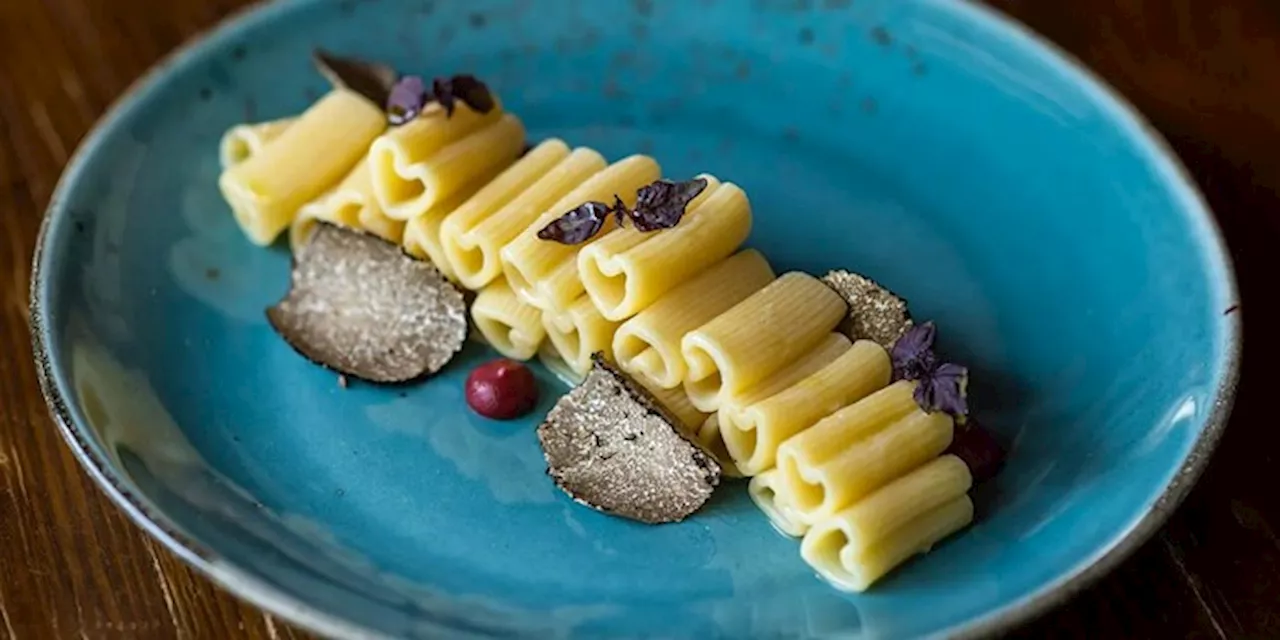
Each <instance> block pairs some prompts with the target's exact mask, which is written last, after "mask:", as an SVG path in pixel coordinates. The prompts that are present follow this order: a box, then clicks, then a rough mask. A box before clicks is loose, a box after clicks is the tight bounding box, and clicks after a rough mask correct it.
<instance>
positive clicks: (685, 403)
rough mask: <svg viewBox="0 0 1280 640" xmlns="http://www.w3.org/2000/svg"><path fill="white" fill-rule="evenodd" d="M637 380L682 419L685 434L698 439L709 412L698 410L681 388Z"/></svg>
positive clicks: (677, 417) (672, 413)
mask: <svg viewBox="0 0 1280 640" xmlns="http://www.w3.org/2000/svg"><path fill="white" fill-rule="evenodd" d="M636 382H638V383H640V384H641V385H642V386H644V388H645V389H647V390H648V391H649V393H652V394H653V397H654V398H657V399H658V402H660V403H662V406H664V407H666V408H667V410H668V411H670V412H671V415H673V416H675V417H676V419H678V420H679V421H680V425H681V426H683V427H684V431H685V434H686V435H688V436H689V438H690V439H693V440H697V436H698V429H700V428H701V427H702V423H703V422H705V421H706V419H707V414H705V413H703V412H701V411H698V408H697V407H695V406H693V403H692V402H689V396H687V395H685V394H684V391H683V390H681V389H663V388H660V387H655V386H652V385H648V384H645V383H644V382H643V381H640V380H637V381H636Z"/></svg>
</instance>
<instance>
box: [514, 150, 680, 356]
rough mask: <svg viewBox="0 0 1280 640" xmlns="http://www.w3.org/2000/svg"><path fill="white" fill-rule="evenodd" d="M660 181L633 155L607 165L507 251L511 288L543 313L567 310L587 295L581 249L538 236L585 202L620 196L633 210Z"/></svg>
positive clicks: (657, 171)
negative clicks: (639, 196)
mask: <svg viewBox="0 0 1280 640" xmlns="http://www.w3.org/2000/svg"><path fill="white" fill-rule="evenodd" d="M661 175H662V170H661V168H660V167H659V166H658V163H657V162H655V161H654V159H653V158H650V157H649V156H642V155H634V156H630V157H628V158H624V159H622V160H619V161H618V162H615V163H613V164H611V165H609V166H608V167H606V168H605V169H604V170H602V171H600V172H599V173H596V174H595V175H593V176H591V177H590V178H588V179H587V181H586V182H583V183H582V184H580V185H578V186H577V187H576V188H575V189H573V190H572V191H570V192H569V193H568V194H566V195H565V196H564V197H563V198H561V199H560V200H559V201H558V202H556V203H555V204H554V205H552V206H551V208H550V209H549V210H548V211H547V212H546V213H544V214H543V215H542V216H540V217H539V218H538V219H537V220H536V221H534V222H533V224H531V225H529V227H528V228H527V229H525V230H524V231H523V232H522V233H521V234H520V235H519V236H517V237H516V238H515V239H514V240H512V241H511V243H510V244H508V245H506V246H505V247H503V249H502V251H501V257H502V271H503V273H504V274H506V276H507V281H508V282H510V283H511V287H512V288H513V289H515V290H516V293H518V294H519V295H520V296H521V297H522V298H524V299H525V300H526V301H528V302H529V303H530V304H532V305H534V306H535V307H538V308H540V309H542V310H544V311H556V310H560V309H564V308H566V307H567V306H568V305H569V304H570V303H572V302H573V301H574V300H575V299H577V298H578V297H579V296H582V295H583V294H584V290H583V288H582V279H581V278H580V277H578V263H577V255H578V251H579V250H581V249H582V247H583V245H574V246H570V245H564V244H560V243H557V242H549V241H546V240H542V239H540V238H538V236H537V233H538V230H539V229H541V228H542V227H544V226H546V225H547V224H548V223H550V222H551V221H552V220H554V219H556V218H558V217H560V216H561V215H562V214H563V213H564V212H565V211H569V210H570V209H574V208H576V207H578V206H580V205H582V204H583V203H584V202H588V201H592V200H594V201H606V202H613V197H614V195H617V196H619V197H621V198H622V200H623V201H624V202H625V203H627V205H628V206H630V205H632V204H634V203H635V196H636V190H637V189H639V188H640V187H642V186H645V185H647V184H649V183H651V182H653V181H655V180H657V179H658V177H659V176H661ZM612 225H613V223H612V222H609V223H607V224H606V226H605V229H604V231H603V232H602V233H608V232H609V230H610V229H612ZM587 300H588V301H590V298H587ZM593 306H594V305H593ZM597 313H598V312H597ZM602 317H603V316H602ZM610 338H612V334H610Z"/></svg>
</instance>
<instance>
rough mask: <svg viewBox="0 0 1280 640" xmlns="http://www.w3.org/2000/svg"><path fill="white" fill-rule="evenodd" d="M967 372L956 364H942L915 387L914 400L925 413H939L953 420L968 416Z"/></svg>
mask: <svg viewBox="0 0 1280 640" xmlns="http://www.w3.org/2000/svg"><path fill="white" fill-rule="evenodd" d="M968 384H969V371H968V370H967V369H965V368H964V367H962V366H960V365H958V364H950V363H947V364H944V365H941V366H939V367H937V368H936V369H934V370H932V371H930V372H929V373H928V374H926V375H925V376H924V377H923V378H921V379H920V384H919V385H917V386H916V390H915V394H914V397H915V400H916V404H919V405H920V408H921V409H924V411H925V412H926V413H933V412H934V411H941V412H943V413H945V414H947V415H950V416H951V417H953V418H962V417H964V416H966V415H968V414H969V402H968V399H967V398H966V394H967V393H968Z"/></svg>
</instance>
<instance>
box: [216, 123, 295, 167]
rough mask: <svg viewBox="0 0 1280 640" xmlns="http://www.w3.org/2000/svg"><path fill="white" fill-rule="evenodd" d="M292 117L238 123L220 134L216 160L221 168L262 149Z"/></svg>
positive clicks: (279, 132) (282, 131)
mask: <svg viewBox="0 0 1280 640" xmlns="http://www.w3.org/2000/svg"><path fill="white" fill-rule="evenodd" d="M291 124H293V118H281V119H279V120H271V121H268V122H258V123H254V124H238V125H236V126H234V127H231V128H230V129H227V132H226V133H224V134H222V140H221V141H220V142H219V144H218V162H219V164H221V165H222V168H223V169H229V168H231V167H233V166H235V165H238V164H240V163H241V162H244V161H245V160H248V159H249V158H251V157H253V156H255V155H257V154H258V152H260V151H262V149H263V147H265V146H267V143H269V142H271V141H272V140H275V139H276V138H278V137H280V134H282V133H284V130H285V129H288V128H289V125H291Z"/></svg>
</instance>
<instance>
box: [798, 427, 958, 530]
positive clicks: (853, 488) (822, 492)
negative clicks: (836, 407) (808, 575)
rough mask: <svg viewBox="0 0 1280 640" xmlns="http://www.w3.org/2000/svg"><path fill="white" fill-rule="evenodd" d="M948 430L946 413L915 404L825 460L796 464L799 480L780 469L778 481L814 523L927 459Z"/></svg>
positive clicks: (941, 446)
mask: <svg viewBox="0 0 1280 640" xmlns="http://www.w3.org/2000/svg"><path fill="white" fill-rule="evenodd" d="M838 415H839V414H836V416H838ZM836 416H832V417H836ZM837 419H839V418H837ZM953 435H954V433H953V424H952V420H951V417H950V416H948V415H946V414H945V413H941V412H938V413H925V412H923V411H921V410H919V409H916V410H914V411H912V412H911V413H909V414H907V415H906V417H904V418H902V419H900V420H898V421H897V422H895V423H893V424H891V425H889V426H888V427H885V428H884V429H883V430H881V431H879V432H877V433H873V434H871V435H870V436H868V437H866V438H864V439H862V440H860V441H858V442H855V443H854V444H852V445H850V446H849V447H848V448H846V449H844V450H843V451H841V452H840V453H838V454H836V455H835V456H833V457H832V458H830V459H829V460H827V461H826V462H823V463H820V464H817V465H815V466H812V467H809V466H805V465H804V464H803V463H801V464H798V465H796V467H795V469H794V472H795V477H796V478H799V479H800V480H801V482H798V483H796V482H792V480H793V478H792V477H791V476H790V475H789V474H788V473H784V474H783V476H782V486H783V488H784V490H785V491H786V493H787V499H788V500H789V501H790V502H791V504H792V505H794V506H795V509H796V513H797V514H798V517H799V518H800V519H801V520H804V521H805V522H809V523H811V524H812V523H816V522H818V521H820V520H823V519H825V518H829V517H831V515H832V514H834V513H835V512H837V511H839V510H841V509H844V508H845V507H847V506H849V505H851V504H853V503H855V502H857V501H858V500H861V499H862V498H864V497H866V496H867V495H869V494H871V493H872V492H874V491H875V490H877V489H879V488H880V487H882V486H884V485H885V484H886V483H888V482H890V481H892V480H894V479H895V478H897V477H899V476H901V475H903V474H905V473H907V472H908V471H910V470H912V469H915V468H916V467H918V466H920V465H922V464H924V463H925V462H928V461H929V460H932V459H933V458H934V457H936V456H937V455H938V454H941V453H942V452H943V451H945V450H946V449H947V447H948V446H949V445H950V444H951V438H952V436H953Z"/></svg>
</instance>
